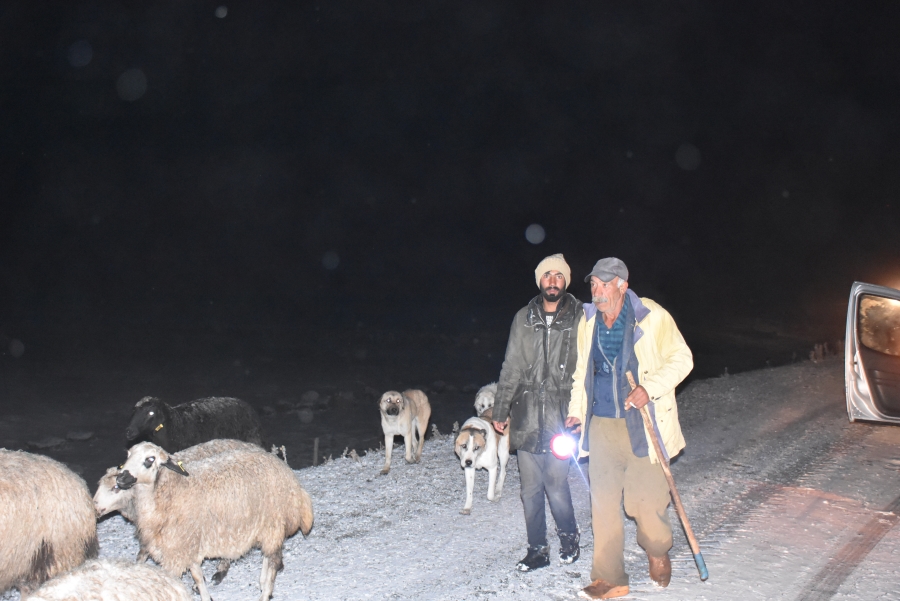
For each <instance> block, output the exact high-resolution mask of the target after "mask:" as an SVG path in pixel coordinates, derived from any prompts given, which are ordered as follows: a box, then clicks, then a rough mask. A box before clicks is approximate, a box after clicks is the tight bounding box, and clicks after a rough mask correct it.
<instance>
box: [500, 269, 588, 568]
mask: <svg viewBox="0 0 900 601" xmlns="http://www.w3.org/2000/svg"><path fill="white" fill-rule="evenodd" d="M571 275H572V271H571V269H569V265H568V264H567V263H566V260H565V259H564V258H563V256H562V255H561V254H556V255H550V256H549V257H547V258H545V259H544V260H543V261H541V262H540V263H539V264H538V266H537V269H535V270H534V279H535V282H536V283H537V286H538V288H539V289H540V291H541V292H540V294H538V295H537V296H536V297H534V298H533V299H531V302H529V303H528V304H527V305H526V306H525V307H524V308H522V309H521V310H520V311H519V312H518V313H516V316H515V318H514V319H513V323H512V328H511V329H510V333H509V342H508V343H507V345H506V358H505V359H504V360H503V368H502V369H501V371H500V380H499V381H498V382H497V395H496V398H495V400H494V411H493V420H494V429H496V430H497V431H498V432H500V433H501V434H502V433H503V432H504V431H505V430H506V428H509V431H510V432H509V446H510V449H518V463H519V478H520V480H521V484H522V505H523V506H524V509H525V530H526V532H527V533H528V553H527V555H526V556H525V558H524V559H522V560H521V561H520V562H519V563H517V564H516V569H518V570H520V571H522V572H530V571H531V570H536V569H538V568H543V567H545V566H548V565H550V548H549V545H548V544H547V519H546V516H545V515H544V496H545V495H546V497H547V500H548V501H549V503H550V512H551V513H552V514H553V519H554V521H555V522H556V531H557V534H558V535H559V560H560V562H562V563H565V564H568V563H572V562H573V561H575V560H576V559H578V555H579V554H580V550H579V546H578V543H579V536H578V524H576V523H575V510H574V509H573V507H572V495H571V493H570V492H569V482H568V480H567V478H568V474H569V459H557V458H556V457H555V456H554V455H553V454H552V453H550V439H551V438H552V437H553V435H555V434H558V433H560V432H562V431H563V430H564V428H565V427H564V422H565V419H566V415H567V414H568V410H569V396H570V394H571V390H572V374H573V373H574V371H575V363H576V359H577V345H576V341H575V334H576V331H577V329H578V324H579V323H580V322H581V319H582V317H583V316H584V311H582V310H581V305H580V303H579V302H578V299H576V298H575V297H574V296H572V295H571V294H569V293H567V292H566V287H567V286H568V285H569V282H571Z"/></svg>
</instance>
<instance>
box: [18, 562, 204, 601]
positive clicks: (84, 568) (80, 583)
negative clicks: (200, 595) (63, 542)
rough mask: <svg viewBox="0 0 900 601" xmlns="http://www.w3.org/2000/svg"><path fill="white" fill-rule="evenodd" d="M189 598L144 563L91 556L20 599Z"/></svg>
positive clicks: (186, 600) (176, 584)
mask: <svg viewBox="0 0 900 601" xmlns="http://www.w3.org/2000/svg"><path fill="white" fill-rule="evenodd" d="M95 599H96V600H98V601H99V600H102V601H137V600H140V601H191V595H190V593H188V591H187V588H185V586H184V584H183V583H182V582H181V580H179V579H176V578H173V577H172V576H170V575H169V574H167V573H166V572H164V571H163V570H161V569H159V568H157V567H154V566H150V565H148V564H143V563H140V564H135V563H131V562H128V561H123V560H121V559H119V560H109V559H94V560H91V561H88V562H86V563H84V564H82V565H81V566H80V567H78V568H75V569H74V570H72V571H71V572H67V573H65V574H61V575H59V576H57V577H56V578H54V579H53V580H50V581H48V582H46V583H44V585H43V586H42V587H41V588H39V589H38V590H37V591H35V592H34V593H33V594H32V595H30V596H28V597H23V601H88V600H95Z"/></svg>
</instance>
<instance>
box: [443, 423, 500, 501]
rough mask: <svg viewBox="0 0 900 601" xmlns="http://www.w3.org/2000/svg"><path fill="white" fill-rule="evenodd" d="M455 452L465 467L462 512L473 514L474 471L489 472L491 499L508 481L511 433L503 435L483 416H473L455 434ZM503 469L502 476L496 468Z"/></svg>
mask: <svg viewBox="0 0 900 601" xmlns="http://www.w3.org/2000/svg"><path fill="white" fill-rule="evenodd" d="M456 454H457V455H459V463H460V465H461V466H462V467H463V468H464V469H465V470H466V504H465V506H464V507H463V508H462V511H460V513H461V514H463V515H469V514H470V513H472V496H473V491H474V489H475V470H477V469H486V470H487V471H488V492H487V498H488V501H495V500H497V499H499V498H500V494H501V493H502V492H503V482H504V481H505V480H506V464H507V463H508V462H509V432H508V431H507V432H505V433H504V434H503V436H500V435H499V434H497V432H495V431H494V427H493V426H492V425H491V422H490V421H488V420H485V419H482V418H480V417H470V418H469V419H467V420H466V423H464V424H463V427H462V429H460V431H459V435H458V436H457V437H456ZM498 467H499V468H500V470H499V471H500V475H499V478H498V476H497V468H498Z"/></svg>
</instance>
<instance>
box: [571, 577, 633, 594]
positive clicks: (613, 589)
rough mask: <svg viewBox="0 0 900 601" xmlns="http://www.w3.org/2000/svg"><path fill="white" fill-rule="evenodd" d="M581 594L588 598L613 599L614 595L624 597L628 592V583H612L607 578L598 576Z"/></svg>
mask: <svg viewBox="0 0 900 601" xmlns="http://www.w3.org/2000/svg"><path fill="white" fill-rule="evenodd" d="M579 594H580V595H581V596H582V597H587V598H588V599H612V598H613V597H624V596H625V595H627V594H628V585H627V584H610V583H609V582H607V581H606V580H603V579H602V578H598V579H597V580H594V581H593V582H592V583H590V584H589V585H587V586H586V587H584V588H583V589H581V593H579Z"/></svg>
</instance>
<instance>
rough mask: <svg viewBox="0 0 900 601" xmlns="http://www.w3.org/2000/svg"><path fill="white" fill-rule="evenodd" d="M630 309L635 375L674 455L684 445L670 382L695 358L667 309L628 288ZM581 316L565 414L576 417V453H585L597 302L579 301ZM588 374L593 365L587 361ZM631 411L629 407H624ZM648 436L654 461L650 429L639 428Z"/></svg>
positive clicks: (668, 450)
mask: <svg viewBox="0 0 900 601" xmlns="http://www.w3.org/2000/svg"><path fill="white" fill-rule="evenodd" d="M626 294H628V295H629V297H630V299H631V303H632V306H633V307H634V311H635V324H634V327H635V336H634V337H635V340H636V342H635V344H634V354H635V356H636V357H637V360H638V364H639V365H640V374H639V377H638V381H639V383H640V385H641V386H643V387H644V389H645V390H646V391H647V394H648V395H649V396H650V401H651V402H652V403H653V408H654V409H655V412H654V413H655V416H656V426H657V428H658V429H659V432H660V435H661V437H662V441H663V445H664V446H665V449H666V453H667V454H668V455H669V457H670V458H671V457H674V456H675V455H677V454H678V453H680V452H681V450H682V449H683V448H684V446H685V442H684V436H683V435H682V433H681V425H680V424H679V423H678V407H677V406H676V404H675V387H676V386H678V384H680V383H681V381H682V380H684V379H685V378H686V377H687V375H688V374H689V373H690V371H691V369H693V367H694V358H693V355H692V354H691V350H690V349H689V348H688V346H687V344H686V343H685V341H684V338H683V337H682V335H681V332H679V331H678V326H676V325H675V320H674V319H672V316H671V315H670V314H669V312H668V311H666V310H665V309H663V308H662V307H661V306H660V305H659V304H657V303H656V302H655V301H653V300H651V299H649V298H638V296H637V295H636V294H635V293H634V292H632V291H631V290H628V291H627V292H626ZM584 313H585V318H584V319H583V320H581V322H580V323H579V325H578V333H577V337H576V342H577V344H578V361H577V363H576V364H575V373H574V374H573V375H572V379H573V382H572V399H571V401H570V402H569V414H568V415H569V417H576V418H578V419H579V420H581V423H582V426H583V427H582V429H581V441H580V443H579V445H578V448H579V451H580V456H582V457H583V456H586V455H588V451H586V450H585V448H584V446H585V445H584V442H585V441H584V437H585V434H586V432H587V430H588V427H589V424H590V417H591V414H590V408H591V405H592V402H593V399H588V398H587V391H586V389H585V377H586V376H587V375H588V367H589V366H588V358H589V357H590V354H591V353H590V351H591V344H592V342H593V334H594V323H595V321H596V317H597V308H596V307H595V306H594V305H593V304H587V303H586V304H585V305H584ZM590 370H591V372H590V374H591V375H590V377H593V366H590ZM629 411H634V409H629ZM644 435H645V436H646V437H647V446H648V448H649V455H650V461H651V462H653V463H656V462H657V458H656V452H655V450H654V448H653V441H652V439H651V438H650V436H651V433H650V432H648V431H647V430H646V428H644Z"/></svg>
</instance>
